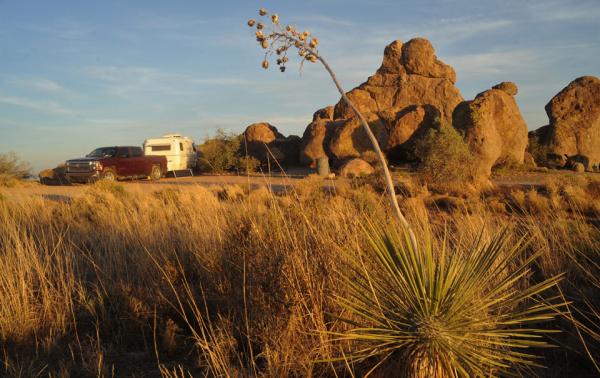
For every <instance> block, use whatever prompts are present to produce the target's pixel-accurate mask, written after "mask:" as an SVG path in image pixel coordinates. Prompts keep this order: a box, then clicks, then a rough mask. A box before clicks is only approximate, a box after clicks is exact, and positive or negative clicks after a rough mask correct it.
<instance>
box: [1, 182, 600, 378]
mask: <svg viewBox="0 0 600 378" xmlns="http://www.w3.org/2000/svg"><path fill="white" fill-rule="evenodd" d="M331 184H332V185H333V188H332V189H331V190H328V191H325V192H323V191H322V190H321V189H320V182H318V181H317V179H315V178H311V179H307V180H306V181H305V182H303V183H302V184H301V185H300V187H299V188H298V190H297V191H294V192H291V193H289V194H288V195H285V196H275V195H273V194H271V193H270V192H269V191H268V190H266V189H265V188H261V189H258V190H252V191H249V190H247V189H245V188H241V187H227V188H214V189H211V190H208V189H202V188H198V189H197V190H196V191H194V192H191V191H186V192H179V191H176V190H165V191H162V192H157V193H154V194H143V193H137V192H129V191H127V190H125V189H124V188H123V187H119V186H114V185H109V184H104V183H99V184H96V185H93V186H90V187H89V189H88V192H87V193H86V194H85V195H84V196H82V197H80V198H77V199H75V200H73V201H72V202H51V201H48V200H43V199H36V198H32V199H31V200H30V201H28V202H26V203H23V202H13V201H11V200H9V199H4V200H0V224H2V227H0V349H1V350H0V360H1V364H0V371H1V373H0V374H5V375H8V376H34V375H38V374H40V375H42V376H68V375H76V376H111V375H113V374H114V375H115V376H165V377H187V376H199V375H210V376H213V375H215V376H255V375H261V376H329V375H334V372H335V373H337V374H342V375H345V374H349V373H352V374H355V375H361V374H364V373H365V372H367V371H368V370H369V369H371V368H372V367H373V366H375V364H376V363H377V361H373V360H367V361H362V362H360V363H357V364H347V365H346V364H344V363H340V364H334V363H319V362H317V361H319V360H335V359H337V358H339V357H342V356H343V355H342V354H341V353H342V351H345V350H348V348H352V345H341V344H339V343H336V342H333V341H332V340H331V339H330V338H329V336H327V335H328V333H327V332H344V331H346V330H347V327H349V326H348V325H347V324H344V323H341V322H340V321H339V320H338V319H337V316H339V315H343V311H342V309H341V308H340V306H339V304H338V303H337V302H336V301H334V300H333V299H332V298H333V297H334V296H344V295H345V294H346V292H345V289H344V288H343V287H342V286H343V285H342V286H340V284H339V283H340V281H339V277H338V276H337V275H336V273H335V272H336V271H337V270H338V269H339V268H341V267H342V266H343V261H342V260H343V256H348V254H353V253H359V252H360V251H361V250H364V249H365V248H368V245H367V238H366V235H365V234H364V233H365V228H364V227H363V225H364V224H365V223H366V222H367V221H369V222H373V223H388V222H389V219H392V217H391V215H390V213H389V211H388V209H387V208H386V207H385V203H386V202H385V197H383V195H382V194H381V193H379V192H378V191H377V190H373V189H371V188H370V187H369V185H360V186H359V187H350V186H348V185H346V184H341V183H340V182H336V181H332V182H331ZM594 185H597V184H590V183H586V184H585V186H584V185H583V184H578V183H553V184H551V185H549V186H548V187H547V188H545V189H544V190H539V191H530V190H526V191H522V192H513V193H504V192H500V191H488V192H482V193H479V194H475V193H471V192H469V193H468V194H465V195H462V196H459V195H458V193H449V194H444V195H440V194H434V195H433V197H432V195H431V194H430V193H429V191H428V190H427V188H424V187H421V186H420V185H418V184H416V183H414V182H411V181H410V180H408V181H407V182H405V184H404V187H405V188H406V191H405V193H404V194H405V195H402V196H401V198H400V201H401V206H403V209H405V210H406V214H407V216H408V218H409V219H410V222H411V224H412V225H413V227H414V229H415V232H416V234H417V235H418V234H419V233H422V232H424V231H425V230H430V232H431V234H432V235H433V242H434V243H441V241H442V239H443V237H444V235H447V237H448V240H447V242H448V243H449V244H450V246H452V245H454V246H461V247H463V248H461V250H464V247H465V246H468V245H470V244H472V242H473V241H474V240H475V239H476V237H477V236H478V235H480V234H482V235H483V238H484V239H485V240H490V239H491V238H492V237H493V236H494V235H496V234H497V233H498V232H499V230H502V229H504V228H506V227H507V226H508V227H509V233H510V237H511V239H512V240H517V239H520V238H521V237H523V236H524V235H529V236H531V243H530V245H529V247H528V250H527V251H526V253H531V252H533V251H535V252H540V253H541V258H539V259H538V260H536V267H537V268H536V269H535V271H534V274H532V275H531V276H530V277H529V280H530V281H531V282H537V281H541V280H542V279H544V278H547V277H551V276H554V275H556V274H559V273H562V272H565V273H566V279H565V280H564V281H563V284H562V286H561V288H562V290H563V292H564V294H565V295H566V296H567V299H569V300H570V301H573V304H572V307H573V308H574V309H579V311H576V310H573V311H572V314H573V318H575V320H577V321H578V322H579V325H580V327H579V329H580V330H584V331H585V329H584V328H583V327H581V325H583V324H585V326H586V327H588V328H589V329H593V328H592V326H593V322H594V321H596V323H595V324H596V325H597V324H600V321H598V319H596V320H594V319H593V318H592V317H590V316H589V311H588V310H587V309H589V308H590V307H585V306H588V305H591V306H595V307H591V308H596V309H597V308H599V307H598V298H596V296H594V294H593V293H594V291H593V286H592V282H591V280H590V278H589V275H586V274H583V273H582V272H581V270H580V269H579V268H578V265H576V264H572V263H571V262H572V259H573V256H582V255H580V254H581V253H583V254H584V255H583V256H586V257H589V256H593V255H592V254H593V252H594V251H598V245H600V231H599V228H598V210H599V209H598V205H597V204H598V203H599V202H600V198H598V194H597V186H594ZM580 189H581V190H580ZM435 196H437V197H435ZM455 197H456V198H459V200H454V198H455ZM432 198H433V199H432ZM454 203H460V205H457V206H454V205H453V204H454ZM440 205H443V206H440ZM482 232H483V233H482ZM575 253H577V254H575ZM596 253H597V252H596ZM580 258H582V259H584V260H582V261H585V258H584V257H580ZM594 277H596V279H597V276H594ZM586 287H589V289H585V288H586ZM581 313H584V314H587V315H588V316H587V318H582V317H581V316H580V314H581ZM572 320H573V319H571V320H569V319H568V318H565V319H563V320H557V321H556V322H554V323H553V324H550V325H545V327H549V328H561V329H563V330H564V332H563V333H562V334H559V335H558V336H556V337H555V338H554V340H551V342H554V343H555V344H558V345H560V346H562V348H559V349H557V350H556V352H543V351H542V352H540V351H534V352H535V353H537V354H540V355H541V356H542V357H543V359H542V360H541V362H542V364H545V365H549V366H551V367H552V369H548V370H539V371H538V370H534V371H530V372H529V373H531V374H537V375H546V376H564V375H566V374H571V375H578V376H582V375H584V374H586V373H587V374H592V373H593V372H594V370H593V366H592V365H591V363H590V362H589V358H588V357H587V356H586V355H585V353H578V352H576V350H581V347H580V345H581V344H580V343H581V339H583V340H584V341H585V342H586V343H587V344H586V345H587V346H588V347H589V348H590V350H591V351H592V355H594V352H597V351H598V341H597V339H596V340H594V339H593V337H591V336H590V335H589V334H587V333H585V332H582V336H581V338H580V337H579V336H578V332H577V328H575V327H574V326H573V321H572ZM575 324H577V322H575ZM325 331H326V332H325Z"/></svg>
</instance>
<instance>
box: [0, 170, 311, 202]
mask: <svg viewBox="0 0 600 378" xmlns="http://www.w3.org/2000/svg"><path fill="white" fill-rule="evenodd" d="M300 179H301V178H300V177H298V176H295V177H282V176H271V177H269V176H258V175H257V176H226V175H224V176H194V177H180V178H164V179H161V180H160V181H147V180H135V181H118V182H117V183H116V184H118V185H122V186H123V187H124V188H125V190H126V191H127V192H130V193H151V192H155V191H160V190H163V189H167V188H173V189H175V188H176V189H178V190H184V191H185V190H194V189H196V188H197V187H198V186H203V187H211V186H224V185H243V186H245V185H250V187H251V188H258V187H260V186H264V187H267V188H270V189H271V190H272V191H274V192H282V191H284V190H285V189H286V188H289V187H291V186H293V185H294V184H295V183H297V182H298V181H299V180H300ZM89 187H90V185H88V184H73V185H58V186H54V185H52V186H50V185H41V184H40V183H38V182H28V183H25V184H23V185H18V186H15V187H12V188H0V194H2V196H4V197H6V198H10V199H16V200H21V199H26V198H31V197H32V196H33V197H43V198H47V199H55V200H60V199H67V198H75V197H77V196H80V195H82V194H83V193H85V191H86V189H87V188H89Z"/></svg>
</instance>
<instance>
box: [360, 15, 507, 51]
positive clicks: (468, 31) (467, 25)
mask: <svg viewBox="0 0 600 378" xmlns="http://www.w3.org/2000/svg"><path fill="white" fill-rule="evenodd" d="M513 23H514V21H512V20H507V19H499V20H494V19H474V18H468V17H461V18H449V19H441V20H436V21H435V22H428V23H421V24H419V25H413V26H411V25H408V26H404V27H402V28H398V27H386V28H381V29H380V30H388V31H386V32H384V33H379V34H378V35H376V36H374V37H371V38H368V39H367V42H368V43H370V44H373V45H376V46H383V45H386V44H388V43H390V42H391V41H393V40H395V39H397V38H401V37H404V38H407V39H410V38H413V37H426V38H428V39H430V40H432V41H433V42H434V43H435V44H451V43H456V42H460V41H463V40H465V39H469V38H472V37H474V36H477V35H479V34H483V33H489V32H493V31H497V30H500V29H503V28H508V27H510V26H511V25H513ZM389 30H392V31H391V32H390V31H389Z"/></svg>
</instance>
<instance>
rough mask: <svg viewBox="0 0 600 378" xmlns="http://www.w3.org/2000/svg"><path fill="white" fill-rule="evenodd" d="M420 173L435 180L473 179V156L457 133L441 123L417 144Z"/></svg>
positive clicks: (446, 124) (449, 126)
mask: <svg viewBox="0 0 600 378" xmlns="http://www.w3.org/2000/svg"><path fill="white" fill-rule="evenodd" d="M415 154H416V156H418V157H419V159H420V160H421V164H420V171H421V172H423V173H424V174H425V175H426V176H427V177H428V178H429V179H431V180H434V181H445V182H452V181H469V180H471V179H472V178H473V172H474V170H473V168H474V163H473V156H472V154H471V152H470V151H469V147H468V146H467V144H466V142H465V141H464V139H463V137H462V136H461V135H460V133H459V132H458V131H457V130H456V129H454V128H453V127H452V126H451V125H449V124H448V123H446V122H443V121H440V122H438V123H437V126H436V127H434V128H431V129H430V130H429V131H428V132H427V134H426V135H425V136H424V137H423V138H422V139H421V140H419V141H418V142H417V143H416V146H415Z"/></svg>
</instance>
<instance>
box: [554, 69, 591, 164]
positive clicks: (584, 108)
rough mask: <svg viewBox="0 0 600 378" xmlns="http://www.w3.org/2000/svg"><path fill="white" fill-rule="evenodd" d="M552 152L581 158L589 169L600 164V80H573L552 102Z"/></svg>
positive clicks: (566, 158)
mask: <svg viewBox="0 0 600 378" xmlns="http://www.w3.org/2000/svg"><path fill="white" fill-rule="evenodd" d="M546 113H547V114H548V118H549V119H550V125H549V128H548V130H547V131H546V132H547V138H546V139H547V140H546V142H547V145H548V148H549V152H550V153H551V154H552V155H555V157H556V158H557V159H558V160H561V161H563V162H566V161H568V160H577V161H579V162H582V164H583V165H584V166H585V168H586V169H592V168H594V167H598V165H600V79H598V78H597V77H594V76H583V77H580V78H578V79H575V80H573V81H572V82H571V83H570V84H569V85H567V86H566V87H565V88H564V89H563V90H562V91H560V92H559V93H558V94H557V95H556V96H554V97H553V98H552V100H550V102H548V104H547V105H546Z"/></svg>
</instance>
